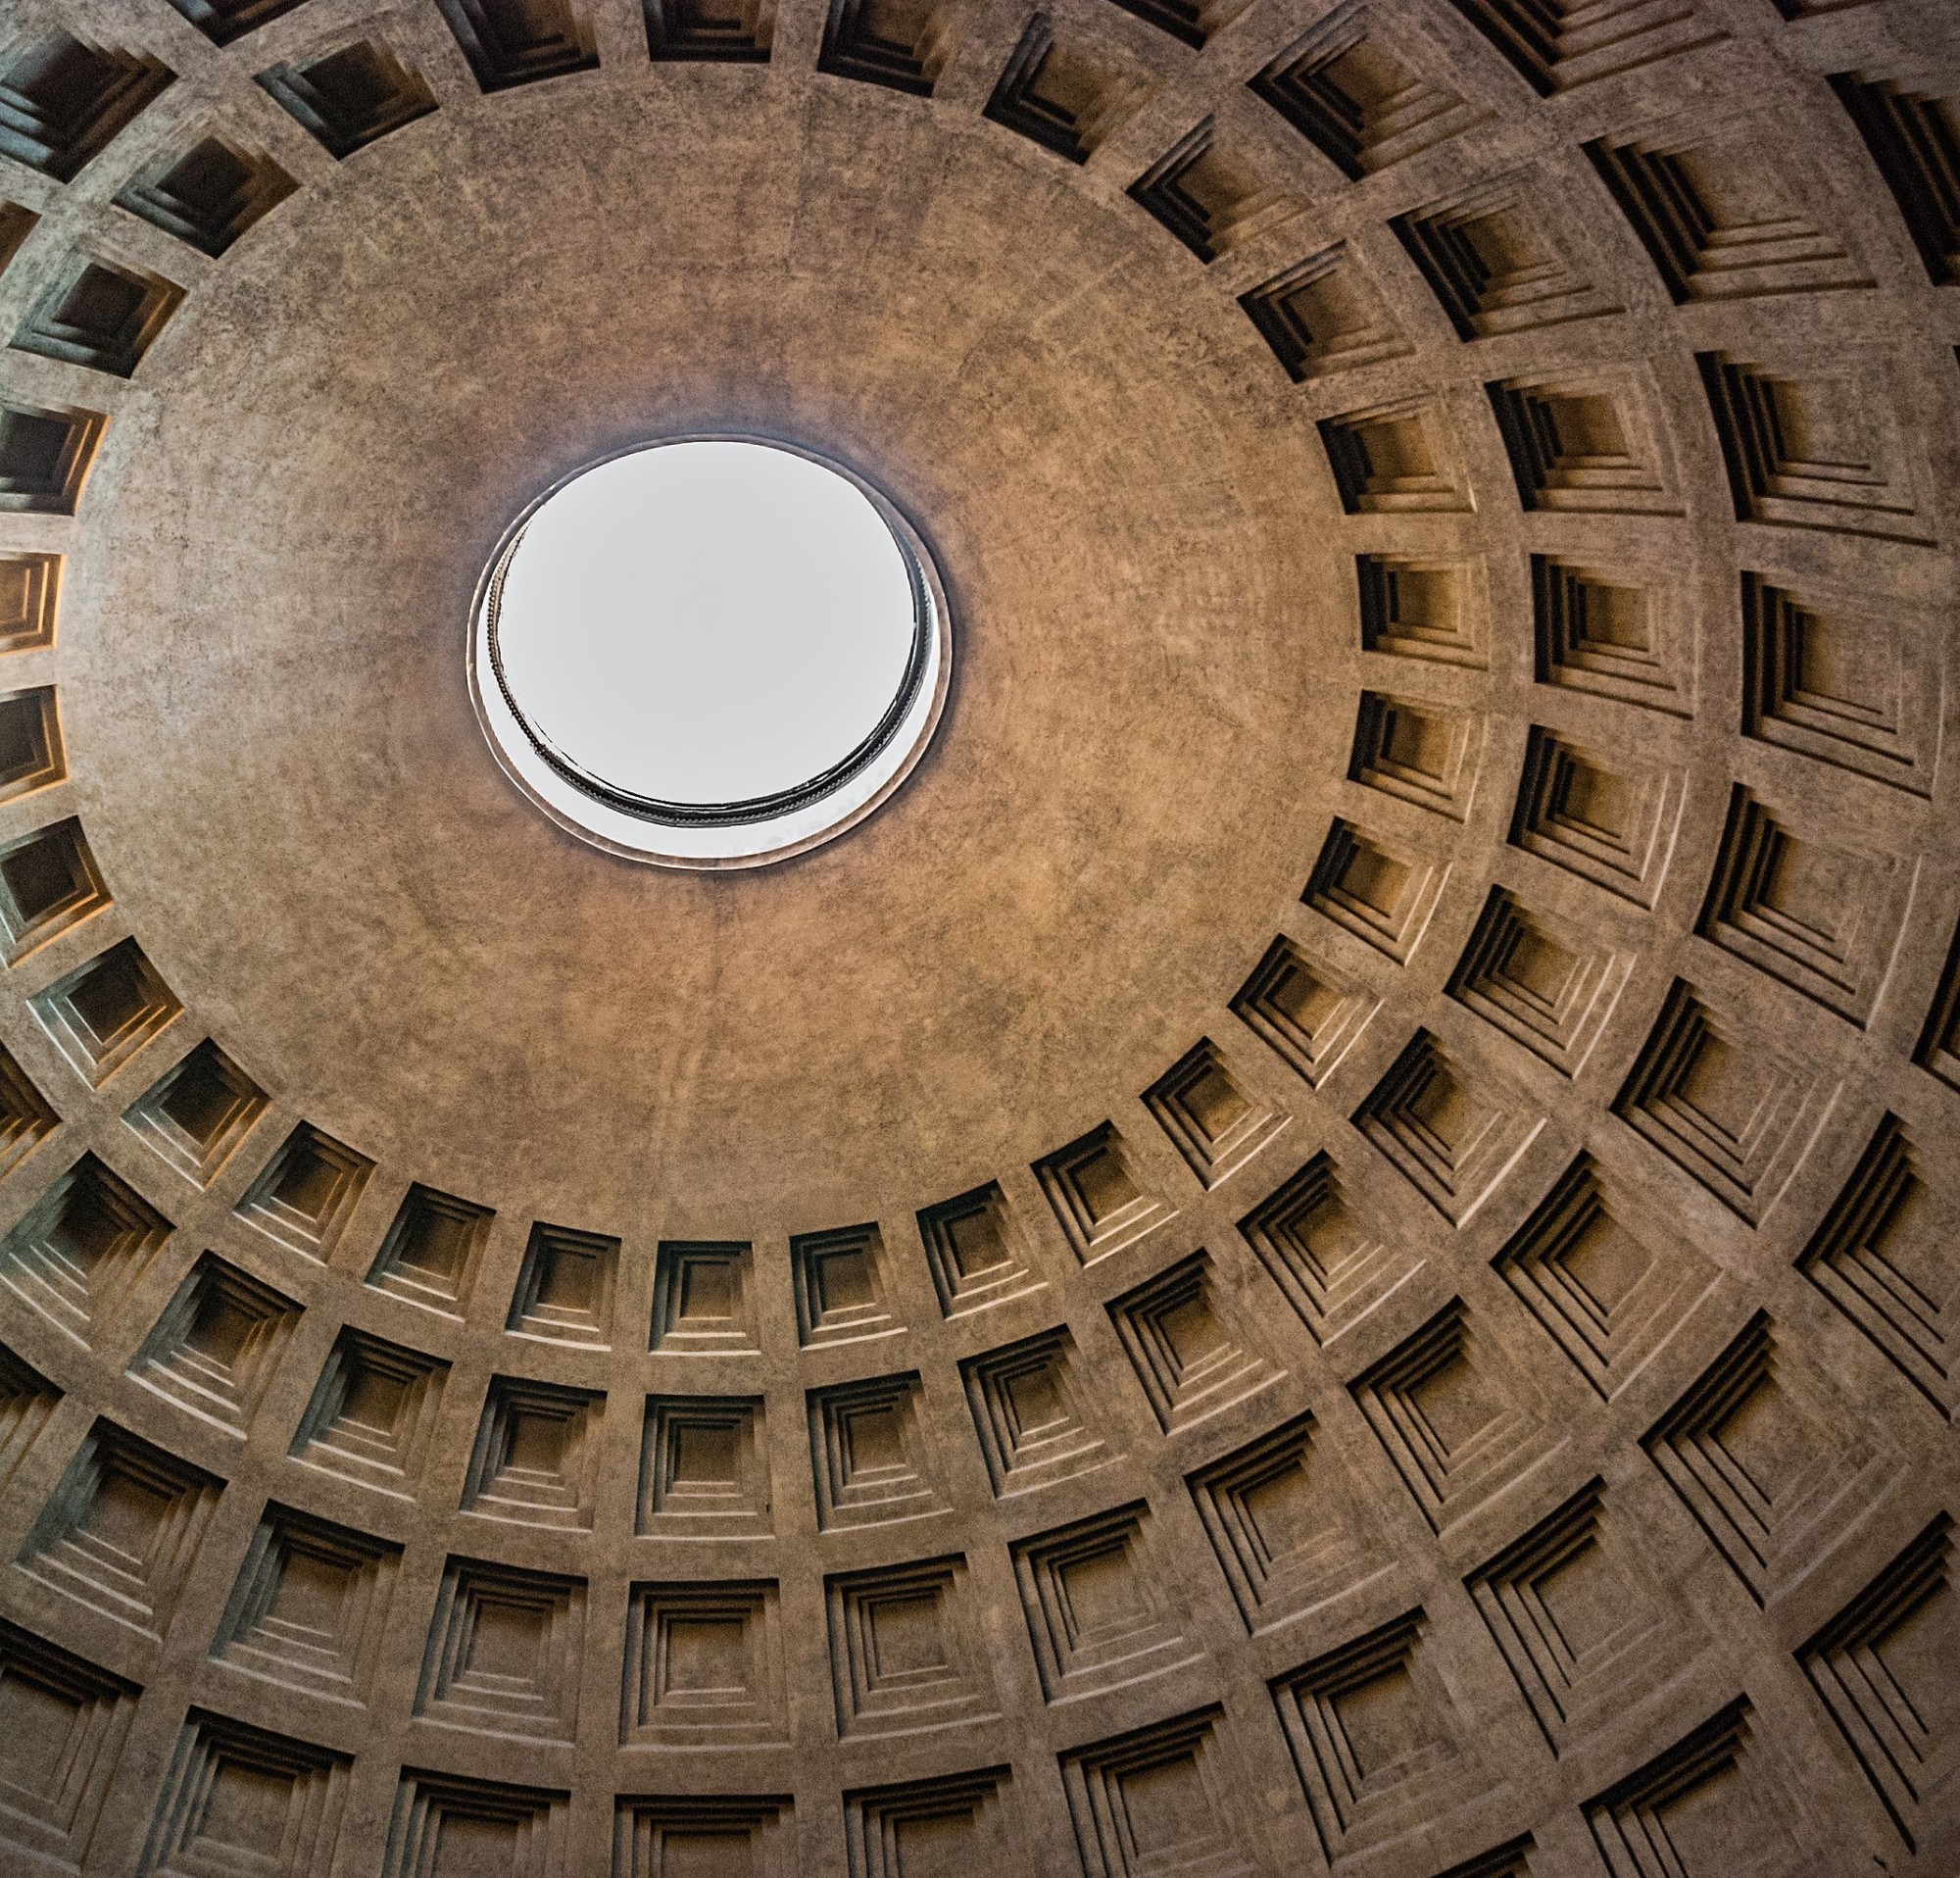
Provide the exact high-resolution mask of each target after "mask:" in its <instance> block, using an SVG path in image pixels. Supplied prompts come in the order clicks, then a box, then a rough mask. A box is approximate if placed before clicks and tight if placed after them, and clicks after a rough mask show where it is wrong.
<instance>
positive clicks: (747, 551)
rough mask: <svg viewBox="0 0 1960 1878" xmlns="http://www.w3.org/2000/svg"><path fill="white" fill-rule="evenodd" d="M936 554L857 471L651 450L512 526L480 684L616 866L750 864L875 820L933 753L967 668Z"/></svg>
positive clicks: (473, 674) (478, 644)
mask: <svg viewBox="0 0 1960 1878" xmlns="http://www.w3.org/2000/svg"><path fill="white" fill-rule="evenodd" d="M951 652H952V640H951V624H950V620H949V618H948V613H947V606H946V597H945V593H944V590H943V589H942V587H941V585H940V582H939V578H938V575H937V573H936V572H935V570H934V568H933V566H932V562H931V559H930V557H929V555H928V554H927V552H926V549H925V546H924V543H923V542H921V541H920V539H919V537H918V535H917V533H916V532H915V531H914V530H913V528H912V527H911V525H910V524H909V523H908V522H907V520H906V519H905V518H904V517H903V516H901V515H900V513H899V512H898V510H897V509H896V508H895V507H894V506H893V504H892V503H891V502H890V501H889V500H887V499H886V497H884V496H883V495H882V494H881V493H880V492H878V491H877V490H875V489H873V488H871V487H870V486H869V485H868V484H867V483H865V482H864V481H863V480H862V478H860V477H858V475H856V474H854V473H853V472H852V471H850V470H848V469H844V468H843V467H842V466H840V465H838V464H835V463H831V462H828V461H825V460H824V459H822V458H819V457H817V456H815V455H813V454H812V453H810V452H809V451H806V450H802V449H799V448H797V447H795V446H793V445H789V444H784V443H779V442H775V441H771V440H767V439H763V438H759V437H738V436H692V437H680V438H673V439H667V440H662V441H659V442H655V443H649V444H645V445H640V446H637V447H635V448H633V449H630V450H626V451H623V452H620V453H617V454H614V455H613V456H609V457H606V458H604V459H602V460H600V461H599V462H597V463H592V464H588V465H586V466H584V467H583V468H581V469H577V470H574V471H573V472H572V473H571V474H570V475H568V476H565V477H564V478H563V479H562V480H561V481H559V482H558V483H556V484H555V485H554V486H553V487H552V488H550V489H549V490H547V491H546V492H545V493H544V494H543V495H542V496H540V497H538V498H537V499H536V500H535V501H533V502H532V503H531V504H530V505H529V506H528V507H527V508H526V509H525V510H524V512H523V513H522V514H521V515H520V516H518V517H517V519H515V522H513V524H512V525H511V527H510V528H509V529H508V530H507V531H506V533H505V535H504V538H503V540H502V541H501V542H500V543H499V545H498V549H497V553H496V555H495V556H494V558H493V559H492V561H491V563H490V566H489V567H488V568H486V570H485V572H484V576H483V579H482V581H481V582H480V584H479V587H478V592H477V595H476V600H475V605H474V609H473V616H472V621H471V634H470V652H469V679H470V694H471V697H472V699H473V700H474V703H475V706H476V712H477V717H478V718H479V720H480V721H481V723H482V725H483V729H484V732H485V734H486V736H487V737H488V738H489V741H490V746H491V748H492V750H493V751H494V752H495V753H496V756H497V759H498V761H499V763H500V764H501V765H502V766H503V767H504V769H505V771H506V772H507V773H508V774H509V775H510V777H511V778H512V780H513V781H514V782H515V783H516V785H517V786H518V788H520V789H521V790H522V791H523V792H524V793H525V794H526V795H527V796H529V797H530V799H531V801H532V802H533V803H534V804H536V806H537V807H538V808H540V809H541V810H543V811H544V813H545V814H546V815H550V816H551V817H552V818H553V819H554V820H556V821H557V822H559V823H560V824H561V825H562V826H564V827H565V828H567V829H568V830H569V831H570V832H572V833H573V834H575V835H578V836H580V837H581V838H582V839H584V840H587V841H590V842H592V843H594V844H595V845H596V846H599V847H602V848H606V849H609V850H611V851H612V852H613V853H617V854H622V855H628V856H631V857H633V858H635V859H638V860H642V861H648V862H652V863H655V864H657V865H666V866H675V867H703V868H717V867H745V866H759V865H763V864H764V863H767V862H771V861H780V860H783V859H786V858H787V857H789V856H791V855H795V854H801V853H803V852H805V851H806V850H808V849H810V848H813V847H816V846H817V845H819V844H820V843H822V842H825V841H828V840H831V839H833V838H834V837H836V836H837V835H840V834H842V833H844V832H845V830H846V829H848V828H851V827H854V826H855V825H856V824H857V823H858V822H859V821H861V820H863V819H864V817H865V816H867V815H870V814H871V813H872V812H873V811H874V810H876V809H877V808H878V807H879V806H880V804H882V803H883V802H884V801H885V800H886V799H887V798H888V797H889V796H890V795H891V794H892V792H893V791H894V790H896V789H897V788H898V787H899V785H900V784H901V783H902V782H903V781H904V780H905V778H906V777H907V775H908V774H909V773H910V771H911V769H912V766H914V765H915V764H916V763H917V761H918V759H919V757H920V756H921V755H922V754H923V752H924V750H925V747H926V744H927V743H928V742H929V741H930V739H931V737H932V733H933V731H934V729H935V728H936V726H937V724H938V721H939V717H940V714H941V711H942V710H943V708H944V706H945V702H946V690H947V682H948V678H949V676H950V669H951V664H952V659H951Z"/></svg>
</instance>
